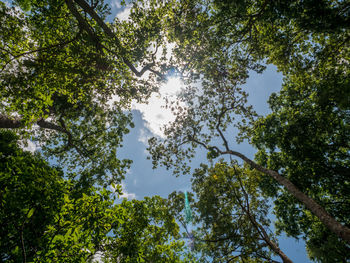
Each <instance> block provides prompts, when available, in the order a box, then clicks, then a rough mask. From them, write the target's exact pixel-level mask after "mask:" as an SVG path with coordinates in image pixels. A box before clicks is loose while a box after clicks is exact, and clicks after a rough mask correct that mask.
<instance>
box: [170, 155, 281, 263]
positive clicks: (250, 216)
mask: <svg viewBox="0 0 350 263" xmlns="http://www.w3.org/2000/svg"><path fill="white" fill-rule="evenodd" d="M258 186H259V179H257V175H256V172H255V171H253V170H250V169H248V168H244V169H243V168H240V167H239V166H237V165H232V166H230V165H228V164H227V163H225V162H223V161H220V162H218V163H217V164H215V166H214V167H208V166H206V165H202V166H201V168H200V169H196V171H195V173H194V175H193V180H192V189H193V193H194V194H195V198H194V199H193V203H192V207H193V211H194V221H193V225H194V227H193V230H192V232H193V233H194V237H195V251H197V253H198V255H200V261H201V262H228V261H231V262H268V261H269V260H271V259H272V255H273V254H275V255H277V253H273V252H274V251H277V250H279V248H278V245H276V239H275V237H273V235H272V233H271V231H269V230H268V227H269V224H270V220H269V219H268V218H267V214H268V208H269V206H268V199H267V198H265V196H263V195H262V193H261V191H260V190H259V188H258ZM181 199H183V195H182V194H179V193H176V192H174V193H172V194H171V195H170V196H169V200H170V201H171V204H172V210H173V211H174V212H175V214H176V215H178V217H180V218H179V220H180V221H181V222H183V218H182V217H181V215H182V214H184V213H183V212H181V210H182V209H183V204H182V202H181V201H180V200H181ZM279 251H280V250H279ZM280 253H281V252H280ZM286 262H287V261H286Z"/></svg>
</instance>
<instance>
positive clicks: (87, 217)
mask: <svg viewBox="0 0 350 263" xmlns="http://www.w3.org/2000/svg"><path fill="white" fill-rule="evenodd" d="M0 145H1V148H0V154H1V155H0V156H1V157H0V158H1V162H0V168H1V169H0V185H1V188H0V196H1V203H0V208H1V209H0V227H1V228H0V233H1V235H0V261H1V262H88V261H91V260H93V259H94V258H96V257H97V256H98V255H99V256H100V257H101V258H102V259H103V260H105V261H107V262H115V261H116V260H119V261H118V262H187V261H186V260H187V259H186V257H187V253H186V251H185V249H184V242H183V241H181V240H177V239H178V238H179V227H178V225H177V224H176V222H175V219H174V218H173V216H171V214H170V212H169V211H168V209H167V206H166V202H165V200H164V199H162V198H160V197H158V196H154V197H149V198H146V199H145V200H142V201H138V200H132V201H127V200H125V199H124V200H123V201H122V202H121V203H120V204H116V198H115V196H116V195H118V192H120V189H119V187H116V191H117V192H116V193H115V194H113V193H112V192H110V191H107V190H106V189H96V188H86V187H85V188H81V187H80V186H79V184H77V183H76V182H74V181H67V180H66V179H65V178H64V177H63V173H62V172H61V171H60V170H59V169H57V168H53V167H50V166H49V165H48V164H47V162H45V161H44V160H43V159H42V158H41V157H40V156H39V155H35V156H33V155H32V154H31V153H29V152H24V151H23V150H22V149H20V148H19V147H18V145H17V142H16V137H15V136H14V134H13V133H9V132H1V133H0Z"/></svg>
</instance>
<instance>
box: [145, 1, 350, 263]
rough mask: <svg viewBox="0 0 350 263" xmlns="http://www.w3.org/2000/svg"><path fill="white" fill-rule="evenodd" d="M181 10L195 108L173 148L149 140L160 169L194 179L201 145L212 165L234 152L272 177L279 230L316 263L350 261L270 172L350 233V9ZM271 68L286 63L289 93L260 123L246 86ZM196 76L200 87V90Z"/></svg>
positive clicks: (278, 4)
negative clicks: (246, 151)
mask: <svg viewBox="0 0 350 263" xmlns="http://www.w3.org/2000/svg"><path fill="white" fill-rule="evenodd" d="M179 5H181V6H182V8H183V9H182V10H183V12H181V13H180V16H178V17H176V18H174V20H175V21H174V23H177V22H180V21H181V23H179V24H180V25H179V26H178V27H177V30H175V31H173V37H174V39H175V40H174V41H175V42H176V45H177V46H176V48H175V50H176V51H177V56H178V57H179V58H180V59H184V58H185V57H186V56H187V55H188V54H190V56H191V57H192V59H191V60H190V61H189V65H190V66H188V65H186V66H187V68H186V70H187V71H186V72H189V73H190V74H187V75H185V77H184V79H185V81H186V83H187V84H188V87H187V89H186V90H185V91H184V92H183V95H182V97H181V98H180V99H181V100H182V101H183V102H184V103H185V104H186V105H188V107H187V108H186V109H180V107H176V106H175V110H174V112H175V113H177V120H176V122H175V123H173V124H171V125H169V126H168V128H167V130H166V134H167V139H166V141H165V143H164V142H160V141H159V142H157V139H156V138H154V139H152V140H151V141H150V152H151V155H152V158H153V162H154V164H155V166H156V165H158V164H162V165H165V166H166V167H168V168H175V172H179V171H182V172H189V171H190V170H189V168H190V167H189V166H186V164H187V165H188V164H189V163H188V159H190V158H193V156H194V152H195V149H196V148H197V147H202V148H204V149H206V150H207V152H208V155H207V157H208V159H209V160H212V159H215V158H217V157H218V156H220V155H231V156H235V157H238V158H241V159H243V160H244V161H248V163H249V164H253V167H254V168H259V169H260V171H265V172H266V173H265V175H261V177H262V181H261V183H260V187H261V189H262V190H263V192H264V193H265V194H267V195H269V196H271V197H273V198H275V205H276V206H275V209H274V211H275V214H276V216H277V219H278V221H277V227H278V229H279V230H282V231H286V232H287V234H289V235H291V236H293V237H303V238H304V239H305V240H306V242H307V249H308V252H309V256H310V258H312V259H314V260H321V261H323V262H333V261H334V260H336V261H346V260H348V255H349V254H350V253H349V245H348V244H347V243H346V242H345V241H342V240H341V239H339V238H338V237H336V236H335V235H334V234H332V232H331V231H329V230H327V228H325V227H324V225H322V223H320V221H319V219H318V218H317V217H316V216H314V215H313V214H312V213H310V211H309V209H306V208H305V207H304V206H303V205H301V203H300V202H299V201H300V199H299V201H298V200H297V199H296V198H295V196H293V194H294V193H292V192H291V191H290V190H287V189H284V188H281V185H280V184H279V183H278V182H276V181H275V178H274V177H273V176H271V175H276V173H274V171H275V172H277V173H279V174H280V175H282V177H283V178H287V179H289V180H290V182H291V183H294V185H295V186H296V187H297V188H298V189H299V190H300V191H302V192H303V193H305V194H306V195H307V196H308V197H311V198H312V199H313V200H315V201H316V202H317V203H319V204H320V205H321V206H322V207H323V208H325V210H326V211H327V212H328V213H329V214H330V215H331V216H332V217H333V218H335V219H336V220H337V221H338V222H340V223H341V224H343V225H346V226H349V223H350V222H349V218H350V215H349V213H348V212H349V200H348V196H349V192H350V184H349V176H348V174H349V143H348V142H349V105H350V103H349V102H350V101H349V98H350V92H349V91H350V90H349V87H350V86H349V77H348V75H349V54H350V53H349V47H350V46H349V35H350V28H349V23H348V21H349V4H348V3H347V2H346V1H341V2H336V1H288V2H284V1H181V2H180V3H179ZM209 14H210V15H209ZM192 33H193V34H192ZM266 63H272V64H274V65H275V66H277V68H278V70H280V71H281V73H282V74H283V75H284V82H283V86H282V89H281V92H280V93H279V94H273V95H272V96H271V98H270V100H269V102H270V106H271V110H272V113H271V114H269V115H268V116H265V117H263V116H259V117H258V118H257V116H256V115H255V113H254V112H253V111H252V109H251V108H250V107H249V105H246V97H247V94H245V93H244V90H243V91H242V88H241V85H242V84H244V83H245V81H246V79H247V78H248V76H249V74H248V72H249V70H256V71H258V72H261V70H263V66H264V65H266ZM196 77H199V78H200V81H201V84H202V87H201V88H200V89H198V85H197V84H193V82H194V81H195V79H196ZM183 111H185V112H186V114H184V113H183ZM235 128H238V131H237V129H235ZM233 133H236V134H238V136H237V137H236V138H234V137H233V136H232V134H233ZM244 139H247V140H248V141H249V142H250V143H251V144H252V145H254V146H255V147H257V148H258V153H257V156H256V162H257V163H255V164H254V162H251V160H247V159H246V158H245V156H242V154H241V153H239V152H237V151H235V147H234V145H235V144H234V143H235V141H237V142H241V141H242V140H244ZM242 157H243V158H242ZM264 168H268V169H269V170H264ZM283 178H282V180H283ZM330 251H332V252H331V253H330Z"/></svg>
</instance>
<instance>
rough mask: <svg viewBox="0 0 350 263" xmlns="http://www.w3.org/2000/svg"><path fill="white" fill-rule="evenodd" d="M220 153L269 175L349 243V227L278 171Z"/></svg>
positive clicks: (228, 152) (241, 155)
mask: <svg viewBox="0 0 350 263" xmlns="http://www.w3.org/2000/svg"><path fill="white" fill-rule="evenodd" d="M221 154H231V155H234V156H237V157H239V158H241V159H242V160H243V161H244V162H246V163H248V164H249V165H250V166H251V167H252V168H255V169H256V170H258V171H260V172H263V173H264V174H266V175H269V176H271V177H272V178H274V179H275V180H276V181H277V182H279V183H280V184H281V185H283V186H284V187H285V188H286V189H287V190H288V192H289V193H290V194H291V195H293V196H294V197H295V198H296V199H298V200H299V201H300V202H302V203H303V204H304V205H305V207H306V208H307V209H309V210H310V211H311V212H312V213H313V214H314V215H315V216H316V217H318V219H319V220H320V221H321V222H322V223H323V224H324V225H325V226H326V227H327V228H328V229H329V230H330V231H332V232H333V233H335V234H336V235H337V236H339V237H340V238H341V239H343V240H345V241H347V242H348V243H349V244H350V229H349V228H348V227H346V226H343V225H342V224H341V223H339V222H338V221H337V220H335V218H334V217H332V216H331V215H330V214H329V213H328V212H327V211H326V210H325V209H324V208H323V207H322V206H320V205H319V204H318V203H317V202H316V201H315V200H313V199H312V198H310V197H309V196H307V195H306V194H304V193H303V192H302V191H300V190H299V189H298V188H297V187H296V186H295V185H294V184H293V183H292V182H291V181H289V180H288V179H287V178H285V177H283V176H282V175H280V174H279V173H278V172H276V171H273V170H270V169H267V168H265V167H263V166H261V165H259V164H257V163H256V162H254V161H252V160H251V159H249V158H248V157H246V156H245V155H243V154H241V153H239V152H235V151H231V150H230V151H226V152H221Z"/></svg>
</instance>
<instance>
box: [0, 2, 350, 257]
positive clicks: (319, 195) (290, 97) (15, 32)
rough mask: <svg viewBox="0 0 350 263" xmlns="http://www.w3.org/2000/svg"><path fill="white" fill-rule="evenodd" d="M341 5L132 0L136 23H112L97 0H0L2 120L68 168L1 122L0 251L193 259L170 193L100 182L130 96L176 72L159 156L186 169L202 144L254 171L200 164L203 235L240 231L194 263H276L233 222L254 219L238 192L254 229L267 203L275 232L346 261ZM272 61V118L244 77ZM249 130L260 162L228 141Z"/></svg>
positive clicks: (117, 169) (108, 179) (204, 250)
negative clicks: (130, 191)
mask: <svg viewBox="0 0 350 263" xmlns="http://www.w3.org/2000/svg"><path fill="white" fill-rule="evenodd" d="M349 10H350V5H349V3H348V1H335V0H300V1H296V0H295V1H294V0H293V1H271V0H258V1H255V0H254V1H252V0H239V1H230V0H227V1H221V0H181V1H172V0H169V1H156V0H149V1H146V0H145V1H144V0H135V1H133V2H132V6H131V9H130V17H129V18H130V19H129V20H125V21H120V20H119V19H118V18H115V19H114V20H113V21H107V16H108V15H109V14H110V13H109V12H110V8H109V6H108V5H107V4H106V3H105V2H104V1H95V0H91V1H85V0H43V1H41V0H40V1H39V0H17V1H13V2H12V6H11V4H5V3H4V2H0V101H1V102H0V128H9V129H17V130H16V131H17V133H18V135H19V136H21V138H31V140H33V141H35V142H36V143H38V144H40V145H41V146H42V150H43V153H44V154H45V155H46V156H47V157H49V158H52V159H53V160H57V161H58V163H59V165H60V167H61V168H62V169H66V170H67V171H68V173H67V174H66V177H67V178H69V179H70V180H67V178H64V177H63V173H62V171H61V170H60V169H58V168H52V167H50V166H49V165H48V164H47V163H46V162H45V161H43V159H42V158H41V157H39V156H32V155H31V154H29V153H26V152H23V151H22V150H21V149H20V148H18V146H17V144H16V139H15V138H14V137H13V135H12V134H10V133H7V132H3V133H1V136H2V137H1V148H0V151H1V153H2V155H1V156H0V158H1V161H2V162H1V163H0V168H1V169H0V173H1V204H0V205H1V207H2V209H1V211H0V213H2V214H1V218H0V220H3V221H2V222H1V237H0V238H1V243H0V249H1V257H2V258H1V260H2V261H5V260H12V261H18V260H23V258H24V257H27V261H30V260H37V261H40V260H41V261H42V260H44V259H45V261H49V260H51V261H52V262H55V261H68V260H71V261H72V262H79V261H86V260H88V259H92V257H93V255H95V254H96V253H97V252H101V253H102V254H103V255H105V259H106V260H111V261H116V260H120V261H123V262H142V261H148V262H149V261H158V262H162V261H164V260H166V261H170V262H177V261H180V260H186V259H185V257H184V256H179V254H181V253H180V252H181V249H182V248H181V242H177V241H174V242H170V241H169V238H170V239H171V238H172V237H174V238H177V237H178V234H177V232H178V228H177V226H176V224H175V223H174V221H173V218H172V217H171V215H170V214H169V213H168V210H167V209H166V206H165V203H164V202H165V201H164V200H163V199H161V198H159V197H152V198H148V199H145V200H143V201H131V202H130V201H124V202H123V203H122V204H119V205H115V204H114V199H113V197H112V195H111V193H110V192H108V191H107V190H102V189H103V188H94V187H93V185H96V183H97V185H99V186H102V185H103V186H107V185H110V184H111V183H119V182H120V180H122V179H123V177H124V174H125V171H126V169H127V168H128V167H129V166H130V164H131V161H130V160H120V159H119V158H118V157H117V153H118V148H119V147H121V146H122V143H123V136H124V135H125V134H127V133H128V132H129V128H130V127H133V124H132V120H131V115H130V114H129V111H128V110H129V109H130V105H131V101H132V100H136V101H138V102H146V101H147V99H148V98H149V96H150V95H151V94H152V92H154V91H156V90H157V89H158V87H159V85H161V83H162V81H163V80H164V77H165V75H166V73H167V72H168V71H169V70H171V71H175V72H177V73H178V75H180V76H181V78H182V80H183V81H184V83H185V84H186V88H185V90H184V91H183V92H182V94H180V95H179V98H178V102H175V103H171V102H169V105H167V106H168V107H169V108H171V109H172V110H173V112H174V114H175V115H176V120H175V122H173V123H172V124H170V125H169V126H168V127H167V128H166V129H165V136H166V139H165V140H163V139H160V138H153V139H151V140H150V147H149V150H150V154H151V158H152V160H153V164H154V166H155V167H156V166H157V165H164V166H166V167H167V168H169V169H170V168H171V169H174V174H176V175H179V174H180V173H183V172H184V173H189V172H191V169H192V170H193V168H194V167H191V164H190V161H191V159H192V158H194V157H195V154H196V151H197V149H198V148H202V149H204V150H205V151H206V152H207V159H208V162H210V163H215V162H216V158H218V157H220V156H227V155H230V157H237V158H238V159H241V160H243V161H244V162H245V163H246V164H248V165H250V166H251V168H252V169H255V170H254V171H253V170H250V169H249V168H248V166H245V167H243V168H238V167H235V166H232V167H229V166H228V165H227V164H225V163H223V162H218V163H217V164H216V165H213V167H212V168H206V166H202V168H201V169H200V170H197V172H196V173H195V174H194V180H193V190H194V192H195V193H196V194H197V197H198V200H196V201H194V206H195V207H196V208H197V209H198V210H196V211H197V216H196V220H197V221H196V222H198V224H200V226H199V228H198V233H197V234H198V238H202V239H212V238H216V237H219V238H220V237H222V236H223V235H224V234H226V232H227V231H228V230H227V229H236V230H237V231H238V232H239V231H241V232H242V233H241V235H245V236H247V237H249V238H247V239H246V240H243V241H242V240H240V239H237V238H235V239H230V238H229V239H227V240H225V241H224V242H222V243H220V242H213V243H210V242H209V243H208V242H199V244H198V247H197V249H198V251H200V253H201V254H200V255H201V256H202V258H201V260H206V259H207V257H216V256H218V257H220V258H225V256H224V254H225V253H226V252H227V251H226V249H230V246H232V247H233V246H234V245H233V244H235V245H238V246H239V247H241V248H242V249H243V250H242V251H247V252H244V253H243V252H242V255H239V256H238V257H237V259H231V258H230V259H227V258H225V259H227V260H236V261H238V262H239V260H241V259H242V260H244V259H246V260H251V261H254V260H260V259H258V257H259V256H260V257H265V258H270V256H271V255H270V252H269V251H268V250H267V249H266V247H263V246H262V245H261V243H259V242H256V240H254V239H255V238H256V237H257V235H258V234H259V233H258V232H259V230H258V229H257V228H256V227H255V228H254V226H253V225H254V224H253V223H252V221H250V223H249V222H248V221H245V223H246V224H241V223H240V222H241V221H242V220H243V219H244V218H245V217H247V215H248V214H247V213H245V216H244V215H243V216H238V217H237V216H236V215H237V211H241V212H242V214H244V211H243V210H244V209H243V208H242V206H241V205H240V204H242V200H243V199H244V196H245V195H244V193H245V192H246V193H248V196H250V197H249V199H250V200H251V201H252V203H251V204H250V205H251V206H252V207H253V209H252V211H253V214H254V217H257V218H258V219H259V220H257V221H256V222H259V225H260V226H262V227H263V228H264V227H267V226H268V222H267V221H266V220H260V219H262V216H261V215H265V214H266V213H267V208H266V202H265V201H266V200H265V201H264V200H263V198H271V199H273V200H274V209H273V211H274V214H275V215H276V217H277V222H276V228H277V233H278V232H280V231H284V232H286V233H287V234H288V235H290V236H292V237H295V238H299V237H302V238H304V239H305V240H306V244H307V250H308V253H309V256H310V258H311V259H313V260H318V261H322V262H334V261H339V262H342V261H343V262H345V261H347V260H349V255H350V247H349V243H346V242H347V241H345V240H348V242H349V240H350V230H349V227H350V214H349V211H350V202H349V198H348V196H349V193H350V181H349V174H350V163H349V160H350V158H349V157H350V156H349V152H350V149H349V148H350V145H349V141H350V126H349V119H350V115H349V111H350V109H349V105H350V83H349V71H350V67H349V65H350V64H349V63H350V57H349V56H350V52H349V51H350V44H349V43H350V42H349V40H350V26H349V25H350V19H349V17H350V11H349ZM168 43H172V44H173V45H174V49H173V52H172V54H171V57H170V58H169V57H167V55H168V54H167V44H168ZM268 64H273V65H275V66H276V67H277V69H278V70H279V71H280V72H281V74H283V76H284V79H283V84H282V87H281V91H280V92H279V93H277V94H273V95H272V96H271V97H270V99H269V103H270V108H271V113H270V114H268V115H267V116H258V115H257V114H256V113H255V112H254V109H253V108H252V107H251V106H250V105H248V104H247V97H248V94H247V93H246V92H245V90H244V88H243V85H244V84H245V83H246V81H247V79H248V78H249V75H250V72H251V71H255V72H258V73H262V72H263V71H264V69H265V67H266V66H267V65H268ZM184 105H185V106H184ZM243 140H247V141H248V142H249V143H250V144H251V145H253V146H254V147H256V148H257V154H256V157H255V160H252V159H249V158H247V157H246V156H244V155H242V154H241V153H240V152H237V151H235V143H236V142H238V143H239V142H242V141H243ZM203 162H204V161H203ZM220 165H223V166H225V169H223V170H222V169H221V168H222V167H221V166H220ZM220 167H221V168H220ZM232 169H233V170H235V172H233V170H232ZM257 170H258V171H259V172H258V171H257ZM237 171H238V172H237ZM237 174H239V176H237ZM214 175H215V176H216V177H217V179H214ZM252 177H254V178H255V179H252ZM239 178H241V179H239ZM214 180H217V181H215V182H217V184H214V183H213V182H214ZM227 187H232V188H227ZM239 187H240V188H239ZM238 188H239V190H238ZM244 189H245V190H244ZM223 200H225V201H223ZM181 204H182V203H181V202H180V199H179V196H177V197H176V196H175V197H174V199H173V200H172V205H173V206H174V207H177V211H181ZM214 207H215V208H216V209H218V210H220V209H222V210H227V211H228V214H229V215H230V216H227V217H220V215H219V214H215V213H216V212H215V209H214ZM242 209H243V210H242ZM90 211H95V213H90ZM311 211H312V212H311ZM325 218H326V219H325ZM15 219H16V220H15ZM214 219H215V221H216V224H217V226H214V224H213V223H212V221H210V220H214ZM243 221H244V220H243ZM9 222H16V223H15V224H10V223H9ZM8 225H11V227H8ZM34 226H35V227H34ZM333 226H335V227H334V228H333ZM344 226H345V227H344ZM240 227H242V228H240ZM258 228H259V227H258ZM260 231H261V229H260ZM345 232H346V233H345ZM265 241H266V240H265ZM158 242H160V243H158ZM230 242H232V244H231V243H230ZM240 242H242V243H240ZM266 242H267V241H266ZM7 244H8V245H7ZM271 248H272V247H271V246H270V249H271ZM271 251H273V253H276V249H275V250H274V249H272V250H271ZM231 252H232V251H231ZM277 254H278V253H277ZM231 256H233V257H235V256H237V254H231ZM165 258H166V259H165ZM24 261H25V260H24ZM219 262H220V261H219Z"/></svg>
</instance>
